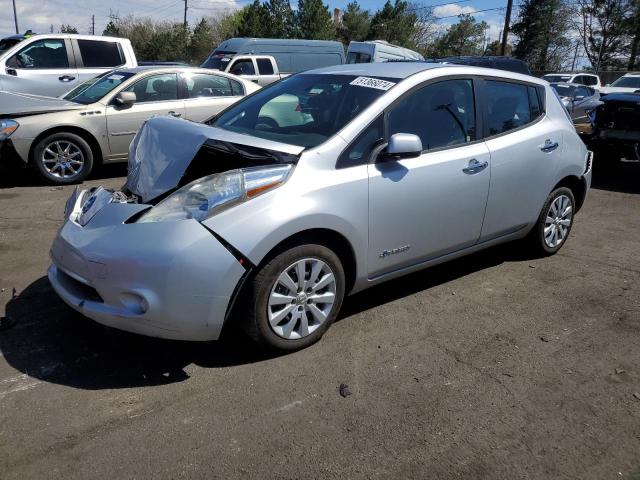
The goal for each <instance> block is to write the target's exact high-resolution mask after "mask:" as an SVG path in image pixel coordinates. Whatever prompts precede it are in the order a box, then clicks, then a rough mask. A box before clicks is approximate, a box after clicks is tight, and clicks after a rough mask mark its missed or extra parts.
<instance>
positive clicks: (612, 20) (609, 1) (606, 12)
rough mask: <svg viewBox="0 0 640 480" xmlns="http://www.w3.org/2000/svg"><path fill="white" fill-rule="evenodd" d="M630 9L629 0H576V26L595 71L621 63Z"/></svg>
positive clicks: (625, 45)
mask: <svg viewBox="0 0 640 480" xmlns="http://www.w3.org/2000/svg"><path fill="white" fill-rule="evenodd" d="M632 12H633V9H632V7H631V3H630V1H629V0H578V21H577V24H576V27H577V30H578V32H579V34H580V37H581V40H582V44H583V47H584V50H585V54H586V55H587V57H588V58H589V61H590V62H591V65H592V66H593V69H594V71H595V72H596V73H598V72H599V71H600V70H602V69H603V68H606V67H610V66H618V67H619V66H620V63H621V57H622V53H623V52H624V51H625V50H626V48H627V46H628V45H627V42H628V38H629V36H628V33H629V32H628V27H627V25H628V20H629V17H630V16H631V15H632Z"/></svg>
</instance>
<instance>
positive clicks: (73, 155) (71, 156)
mask: <svg viewBox="0 0 640 480" xmlns="http://www.w3.org/2000/svg"><path fill="white" fill-rule="evenodd" d="M40 161H41V162H42V165H43V166H44V168H45V170H46V171H47V172H48V173H49V175H51V176H52V177H56V178H64V179H71V178H73V177H75V176H77V175H78V174H79V173H80V172H81V171H82V169H83V168H84V165H85V159H84V154H83V153H82V150H81V149H80V147H78V145H76V144H75V143H73V142H70V141H67V140H55V141H53V142H51V143H50V144H48V145H47V146H46V147H45V148H44V150H43V151H42V155H41V158H40Z"/></svg>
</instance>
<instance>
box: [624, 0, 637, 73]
mask: <svg viewBox="0 0 640 480" xmlns="http://www.w3.org/2000/svg"><path fill="white" fill-rule="evenodd" d="M627 30H628V31H629V36H630V37H631V45H630V49H629V62H628V64H627V70H634V69H635V68H636V64H637V61H636V59H637V57H638V51H639V50H640V0H632V2H631V14H630V15H629V19H628V21H627Z"/></svg>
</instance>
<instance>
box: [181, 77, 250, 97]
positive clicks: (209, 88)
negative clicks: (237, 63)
mask: <svg viewBox="0 0 640 480" xmlns="http://www.w3.org/2000/svg"><path fill="white" fill-rule="evenodd" d="M184 81H185V86H186V90H187V98H201V97H231V96H234V95H242V87H241V86H240V84H239V83H238V82H236V81H235V80H230V79H229V78H227V77H222V76H219V75H208V74H200V73H198V74H193V75H185V76H184ZM234 87H235V88H234ZM238 89H240V93H238Z"/></svg>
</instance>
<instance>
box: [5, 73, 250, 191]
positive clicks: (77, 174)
mask: <svg viewBox="0 0 640 480" xmlns="http://www.w3.org/2000/svg"><path fill="white" fill-rule="evenodd" d="M259 88H260V87H259V86H257V85H256V84H254V83H253V82H250V81H247V80H243V79H241V78H238V77H236V76H234V75H230V74H226V73H223V72H219V71H217V70H207V69H200V68H188V67H187V68H183V67H173V68H167V67H164V68H158V67H155V68H154V67H137V68H131V69H122V70H113V71H111V72H107V73H105V74H103V75H100V76H98V77H96V78H93V79H91V80H89V81H88V82H85V83H84V84H82V85H79V86H78V87H76V88H74V89H73V90H71V91H70V92H68V93H67V94H65V95H63V96H62V97H61V98H51V97H41V96H36V95H27V94H19V93H9V92H0V119H2V120H0V122H2V124H1V125H0V142H2V141H4V142H5V144H7V145H5V148H4V149H3V150H4V151H5V152H7V151H9V152H12V153H13V154H14V155H15V156H17V157H18V158H19V159H20V160H21V161H22V162H24V163H28V164H30V165H32V166H33V167H35V169H36V171H37V172H39V173H40V175H41V176H42V177H43V178H44V179H45V180H47V181H48V182H50V183H55V184H68V183H76V182H79V181H81V180H82V179H83V178H85V177H86V176H87V175H88V174H89V173H90V172H91V170H92V168H93V167H94V166H95V165H97V164H100V163H103V162H104V163H110V162H122V161H126V160H127V152H128V149H129V144H130V143H131V140H132V139H133V137H134V135H135V134H136V132H137V131H138V129H139V128H140V126H141V125H142V123H143V122H144V121H145V120H146V119H148V118H150V117H152V116H154V115H171V116H174V117H179V118H184V119H187V120H192V121H195V122H200V121H203V120H205V119H207V118H210V117H211V116H213V115H215V114H216V113H218V112H220V111H221V110H223V109H225V108H226V107H228V106H229V105H231V104H233V103H234V102H236V101H238V100H239V99H241V98H242V97H244V96H245V95H247V94H250V93H252V92H254V91H256V90H258V89H259Z"/></svg>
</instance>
